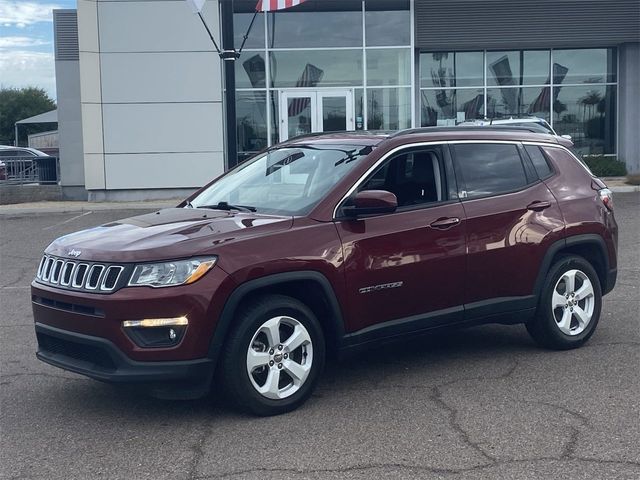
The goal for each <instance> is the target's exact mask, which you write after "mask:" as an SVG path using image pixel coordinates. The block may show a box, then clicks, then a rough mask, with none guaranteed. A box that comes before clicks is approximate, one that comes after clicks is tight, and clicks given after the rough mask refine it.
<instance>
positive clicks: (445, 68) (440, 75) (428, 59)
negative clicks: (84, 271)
mask: <svg viewBox="0 0 640 480" xmlns="http://www.w3.org/2000/svg"><path fill="white" fill-rule="evenodd" d="M483 55H484V53H483V52H435V53H427V54H422V55H421V56H420V85H421V86H422V87H445V88H447V87H448V88H452V87H476V86H478V87H479V86H482V84H483V83H484V76H483V73H482V72H483V70H484V58H483Z"/></svg>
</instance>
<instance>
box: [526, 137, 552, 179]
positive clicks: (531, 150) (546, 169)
mask: <svg viewBox="0 0 640 480" xmlns="http://www.w3.org/2000/svg"><path fill="white" fill-rule="evenodd" d="M524 149H525V150H526V151H527V154H528V155H529V158H530V159H531V163H533V167H534V168H535V169H536V173H537V174H538V176H539V177H540V178H547V177H549V176H551V175H552V174H553V169H552V168H551V166H550V165H549V162H548V161H547V157H545V156H544V154H543V153H542V150H540V147H538V146H537V145H525V146H524Z"/></svg>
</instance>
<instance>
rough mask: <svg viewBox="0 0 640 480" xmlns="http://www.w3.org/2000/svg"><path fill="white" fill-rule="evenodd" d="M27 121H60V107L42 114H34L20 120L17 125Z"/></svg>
mask: <svg viewBox="0 0 640 480" xmlns="http://www.w3.org/2000/svg"><path fill="white" fill-rule="evenodd" d="M25 123H58V109H56V110H51V111H50V112H44V113H41V114H40V115H34V116H33V117H29V118H25V119H24V120H19V121H17V122H16V125H22V124H25Z"/></svg>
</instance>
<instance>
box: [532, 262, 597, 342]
mask: <svg viewBox="0 0 640 480" xmlns="http://www.w3.org/2000/svg"><path fill="white" fill-rule="evenodd" d="M571 279H573V280H571ZM572 283H573V288H572V287H571V285H572ZM589 287H591V288H590V289H589ZM581 292H582V293H581ZM572 293H573V294H574V295H572ZM601 308H602V290H601V287H600V279H599V278H598V274H597V273H596V271H595V270H594V268H593V267H592V266H591V264H590V263H589V262H587V261H586V260H585V259H584V258H582V257H579V256H577V255H563V256H561V257H560V258H559V259H558V260H557V261H556V262H555V263H554V264H553V265H552V266H551V268H550V269H549V272H548V273H547V277H546V279H545V282H544V285H543V287H542V292H541V295H540V298H539V300H538V308H537V311H536V316H535V318H533V319H532V320H531V321H530V322H528V323H527V324H526V327H527V331H528V332H529V334H530V335H531V336H532V337H533V339H534V340H535V342H536V343H537V344H538V345H540V346H542V347H546V348H550V349H554V350H568V349H571V348H577V347H580V346H581V345H582V344H584V343H585V342H586V341H587V340H589V338H590V337H591V335H593V333H594V332H595V330H596V326H597V325H598V320H599V319H600V311H601Z"/></svg>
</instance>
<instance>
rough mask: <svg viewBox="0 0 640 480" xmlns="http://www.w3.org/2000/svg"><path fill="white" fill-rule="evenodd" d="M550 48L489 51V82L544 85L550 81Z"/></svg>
mask: <svg viewBox="0 0 640 480" xmlns="http://www.w3.org/2000/svg"><path fill="white" fill-rule="evenodd" d="M549 55H550V52H549V51H548V50H537V51H536V50H531V51H525V50H520V51H515V52H487V84H488V85H498V86H501V87H503V86H512V85H543V84H545V83H548V82H549Z"/></svg>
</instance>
